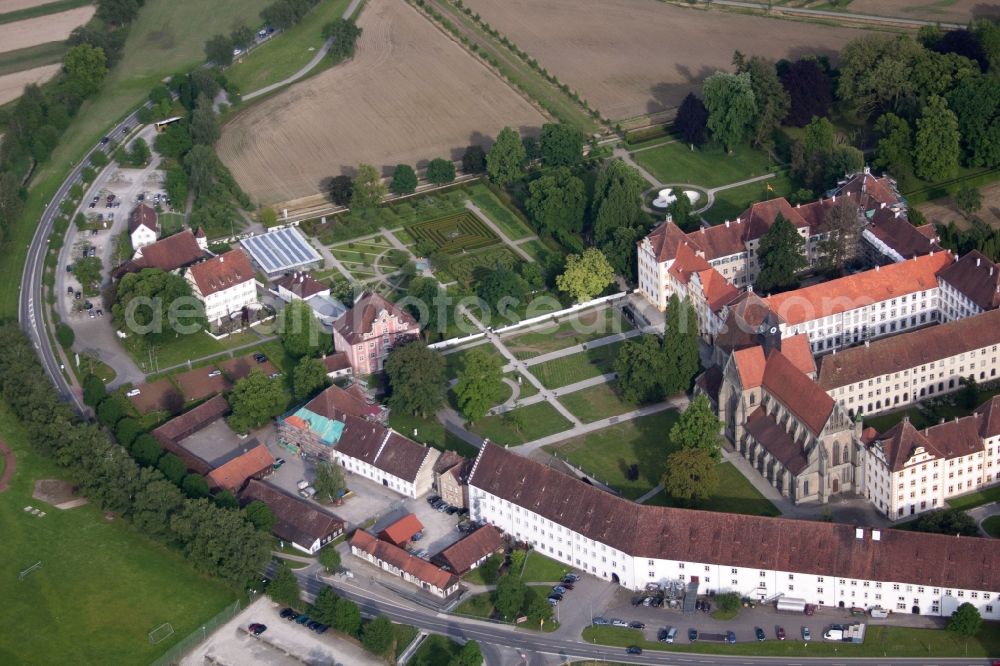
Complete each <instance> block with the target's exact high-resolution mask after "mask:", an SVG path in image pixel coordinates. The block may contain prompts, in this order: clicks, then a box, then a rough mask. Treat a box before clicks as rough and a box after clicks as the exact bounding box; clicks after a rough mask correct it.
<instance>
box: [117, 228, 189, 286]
mask: <svg viewBox="0 0 1000 666" xmlns="http://www.w3.org/2000/svg"><path fill="white" fill-rule="evenodd" d="M141 251H142V256H141V257H139V258H138V259H135V260H134V261H130V262H128V263H126V264H125V265H124V266H122V267H121V268H120V269H119V270H117V271H116V272H115V274H116V275H119V276H120V275H122V274H124V273H135V272H137V271H141V270H142V269H144V268H159V269H160V270H161V271H167V272H169V271H175V270H177V269H178V268H183V267H185V266H189V265H191V264H193V263H194V262H196V261H198V260H199V259H201V258H202V257H204V256H205V252H204V250H202V249H201V248H200V247H198V241H196V240H195V238H194V236H193V235H192V234H191V232H190V231H188V230H187V229H185V230H184V231H181V232H180V233H176V234H174V235H173V236H168V237H166V238H164V239H162V240H158V241H156V242H155V243H151V244H150V245H147V246H146V247H144V248H142V250H141Z"/></svg>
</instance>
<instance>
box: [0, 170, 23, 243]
mask: <svg viewBox="0 0 1000 666" xmlns="http://www.w3.org/2000/svg"><path fill="white" fill-rule="evenodd" d="M23 208H24V199H23V198H22V193H21V185H20V183H19V182H18V179H17V177H16V176H15V175H14V174H12V173H10V172H9V171H0V240H2V239H4V238H6V237H7V234H8V231H9V230H10V228H11V227H12V226H13V224H14V223H15V222H16V221H17V219H18V218H19V217H20V216H21V210H22V209H23Z"/></svg>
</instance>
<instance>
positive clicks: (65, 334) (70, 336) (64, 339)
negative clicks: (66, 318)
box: [56, 322, 76, 350]
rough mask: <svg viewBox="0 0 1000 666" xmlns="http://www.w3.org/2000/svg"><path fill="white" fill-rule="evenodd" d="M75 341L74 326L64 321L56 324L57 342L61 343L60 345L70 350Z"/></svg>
mask: <svg viewBox="0 0 1000 666" xmlns="http://www.w3.org/2000/svg"><path fill="white" fill-rule="evenodd" d="M75 341H76V333H74V332H73V329H72V328H70V327H69V326H68V325H66V324H63V323H62V322H60V323H59V324H57V325H56V342H58V343H59V346H60V347H62V348H63V349H66V350H69V348H70V347H72V346H73V343H74V342H75Z"/></svg>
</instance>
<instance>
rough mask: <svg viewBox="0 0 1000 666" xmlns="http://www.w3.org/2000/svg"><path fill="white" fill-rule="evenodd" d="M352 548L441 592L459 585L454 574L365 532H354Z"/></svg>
mask: <svg viewBox="0 0 1000 666" xmlns="http://www.w3.org/2000/svg"><path fill="white" fill-rule="evenodd" d="M351 547H352V548H357V549H358V550H361V551H363V552H366V553H368V554H369V555H374V556H375V557H376V558H378V559H379V560H381V561H383V562H387V563H389V564H390V565H392V566H393V567H395V568H397V569H400V570H402V571H405V572H406V573H408V574H410V575H411V576H413V577H414V578H416V579H417V580H420V581H423V582H425V583H427V584H428V585H431V586H432V587H436V588H438V589H439V590H447V589H448V588H449V587H452V586H453V585H455V584H456V583H458V578H456V577H455V576H454V575H453V574H451V573H448V572H447V571H445V570H444V569H441V568H439V567H436V566H434V565H433V564H431V563H430V562H428V561H427V560H423V559H420V558H419V557H416V556H415V555H410V554H409V553H408V552H406V551H405V550H403V549H402V548H399V547H398V546H394V545H392V544H391V543H388V542H385V541H380V540H379V539H376V538H375V537H373V536H372V535H371V534H369V533H368V532H366V531H364V530H356V531H355V532H354V535H353V536H352V537H351Z"/></svg>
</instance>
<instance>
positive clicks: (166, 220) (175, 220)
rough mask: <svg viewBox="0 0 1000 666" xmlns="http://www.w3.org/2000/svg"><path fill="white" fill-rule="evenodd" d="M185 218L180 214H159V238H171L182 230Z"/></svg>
mask: <svg viewBox="0 0 1000 666" xmlns="http://www.w3.org/2000/svg"><path fill="white" fill-rule="evenodd" d="M184 221H185V217H184V215H182V214H181V213H160V216H159V222H160V229H161V234H160V235H161V237H163V238H166V237H167V236H173V235H174V234H176V233H177V232H179V231H181V230H182V229H184Z"/></svg>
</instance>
